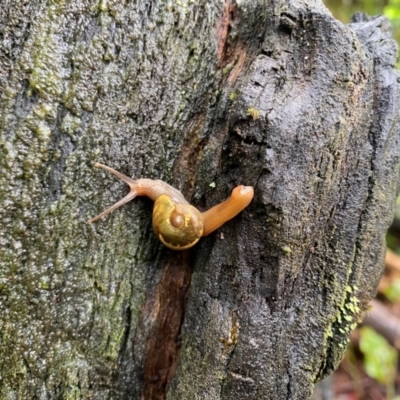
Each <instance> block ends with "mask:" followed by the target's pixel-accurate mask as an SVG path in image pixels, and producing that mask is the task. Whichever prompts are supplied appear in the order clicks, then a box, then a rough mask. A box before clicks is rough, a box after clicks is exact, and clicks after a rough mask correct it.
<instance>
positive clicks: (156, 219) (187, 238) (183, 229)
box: [153, 194, 204, 250]
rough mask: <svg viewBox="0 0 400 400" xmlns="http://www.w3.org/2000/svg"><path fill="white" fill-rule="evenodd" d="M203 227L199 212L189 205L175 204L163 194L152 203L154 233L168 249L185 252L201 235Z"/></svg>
mask: <svg viewBox="0 0 400 400" xmlns="http://www.w3.org/2000/svg"><path fill="white" fill-rule="evenodd" d="M174 225H175V226H174ZM203 227H204V222H203V217H202V216H201V214H200V211H199V210H197V209H196V208H195V207H193V206H191V205H190V204H182V203H176V202H174V201H173V200H172V199H171V197H169V196H168V195H165V194H163V195H161V196H159V197H158V198H157V200H156V201H155V202H154V209H153V228H154V232H155V233H156V235H157V237H158V239H160V241H161V243H163V244H164V245H165V246H167V247H169V248H170V249H172V250H185V249H189V248H190V247H192V246H194V245H195V244H196V243H197V242H198V241H199V239H200V238H201V235H202V234H203Z"/></svg>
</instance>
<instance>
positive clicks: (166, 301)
mask: <svg viewBox="0 0 400 400" xmlns="http://www.w3.org/2000/svg"><path fill="white" fill-rule="evenodd" d="M191 275H192V268H191V265H190V251H183V252H170V254H169V256H168V259H167V260H166V263H165V267H164V270H163V273H162V277H161V280H160V282H159V285H158V288H157V291H158V299H157V300H156V302H155V304H154V307H155V308H156V309H155V310H153V312H154V313H156V317H155V321H154V322H153V324H152V328H151V329H150V332H149V335H148V338H147V343H146V350H145V354H144V366H143V379H144V388H143V396H144V398H145V399H154V400H163V399H164V398H165V395H166V393H165V391H166V388H167V386H168V383H169V382H170V381H171V380H172V378H173V376H174V373H175V370H176V367H177V364H178V362H179V353H180V343H179V334H180V331H181V326H182V321H183V316H184V311H185V303H186V293H187V290H188V289H189V287H190V279H191Z"/></svg>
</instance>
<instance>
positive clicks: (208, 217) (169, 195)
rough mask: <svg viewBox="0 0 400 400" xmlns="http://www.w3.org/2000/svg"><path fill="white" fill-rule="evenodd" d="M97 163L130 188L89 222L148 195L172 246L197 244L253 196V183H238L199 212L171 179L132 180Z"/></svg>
mask: <svg viewBox="0 0 400 400" xmlns="http://www.w3.org/2000/svg"><path fill="white" fill-rule="evenodd" d="M95 166H96V167H99V168H103V169H105V170H106V171H108V172H111V173H112V174H114V175H115V176H117V177H118V178H120V179H121V180H123V181H124V182H125V183H127V184H128V185H129V186H130V188H131V190H130V192H129V193H128V194H127V195H126V196H125V197H124V198H122V199H121V200H120V201H118V202H117V203H115V204H114V205H112V206H111V207H110V208H108V209H107V210H105V211H103V212H102V213H100V214H99V215H97V216H96V217H94V218H92V219H90V220H89V221H87V223H88V224H91V223H92V222H94V221H97V220H98V219H99V218H101V217H103V216H104V215H107V214H109V213H110V212H112V211H114V210H115V209H116V208H118V207H120V206H122V205H123V204H125V203H127V202H128V201H130V200H132V199H134V198H135V197H136V196H147V197H149V198H150V199H151V200H153V201H154V208H153V228H154V232H155V233H156V235H157V237H158V239H159V240H160V241H161V242H162V243H163V244H164V245H165V246H167V247H169V248H170V249H173V250H185V249H188V248H190V247H192V246H194V245H195V244H196V243H197V242H198V241H199V239H200V238H201V237H202V236H207V235H209V234H210V233H211V232H213V231H215V230H216V229H218V228H219V227H220V226H221V225H223V224H224V223H225V222H226V221H229V220H230V219H232V218H233V217H235V216H236V215H237V214H239V213H240V212H241V211H242V210H243V209H245V208H246V207H247V206H248V205H249V204H250V202H251V200H252V199H253V196H254V190H253V187H251V186H243V185H241V186H237V187H235V188H234V189H233V190H232V193H231V196H230V197H229V198H228V199H227V200H225V201H224V202H222V203H221V204H218V205H216V206H214V207H212V208H210V209H209V210H208V211H205V212H200V211H199V210H198V209H197V208H195V207H193V206H191V205H190V204H189V203H188V202H187V201H186V199H185V198H184V197H183V195H182V193H181V192H180V191H179V190H177V189H175V188H174V187H172V186H170V185H168V183H165V182H163V181H160V180H153V179H137V180H133V179H131V178H129V177H127V176H126V175H124V174H121V173H120V172H118V171H116V170H114V169H112V168H110V167H107V166H106V165H103V164H100V163H95Z"/></svg>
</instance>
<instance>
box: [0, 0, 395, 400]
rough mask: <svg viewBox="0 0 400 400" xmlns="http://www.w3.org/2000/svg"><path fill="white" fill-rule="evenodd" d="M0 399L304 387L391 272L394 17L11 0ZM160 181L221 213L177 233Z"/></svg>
mask: <svg viewBox="0 0 400 400" xmlns="http://www.w3.org/2000/svg"><path fill="white" fill-rule="evenodd" d="M0 32H1V35H0V40H1V41H0V83H1V91H0V98H1V101H0V129H1V130H0V172H1V173H0V199H1V210H0V243H1V254H0V271H1V275H0V316H1V317H0V328H1V346H0V359H1V363H0V398H1V399H28V398H29V399H30V398H32V399H33V398H35V399H89V398H90V399H128V398H131V399H139V398H145V399H164V398H166V399H176V400H178V399H194V398H199V399H273V400H276V399H302V400H303V399H306V398H308V397H309V396H310V394H311V391H312V387H313V384H314V382H316V381H317V380H319V379H321V378H322V377H324V376H325V375H327V374H329V373H330V372H331V371H332V370H333V369H334V368H335V367H336V366H337V364H338V362H339V361H340V359H341V357H342V356H343V354H344V351H345V348H346V344H347V340H348V336H349V332H350V331H351V329H352V328H353V327H354V326H355V324H356V323H357V321H358V320H359V319H360V317H361V315H362V313H363V311H365V310H366V308H367V305H368V302H369V299H370V298H371V296H372V295H373V294H374V292H375V289H376V286H377V282H378V279H379V276H380V273H381V269H382V261H383V255H384V251H385V244H384V236H385V231H386V229H387V227H388V225H389V223H390V221H391V219H392V215H393V205H394V200H395V196H396V194H397V191H398V172H399V157H398V153H399V136H400V129H399V128H400V125H399V109H400V107H399V83H398V80H399V74H398V72H397V71H394V70H393V66H394V63H395V57H396V55H395V54H396V46H395V44H394V42H393V40H392V39H391V32H390V28H389V26H388V22H387V20H385V19H384V18H383V17H379V18H375V19H371V20H369V19H367V18H365V17H363V16H358V17H357V18H356V20H355V22H354V23H353V24H350V25H349V26H344V25H342V24H341V23H339V22H338V21H336V20H335V19H333V18H332V16H331V15H330V13H329V12H328V10H327V9H326V8H325V7H324V6H323V5H322V3H321V2H320V1H317V0H315V1H312V0H310V1H301V0H290V1H286V0H285V1H278V0H272V1H265V2H262V1H253V0H251V1H250V0H244V1H238V2H237V3H235V2H234V1H233V0H226V2H225V3H222V2H210V1H208V0H207V1H205V0H204V1H203V0H199V1H192V0H190V1H186V0H183V1H175V0H174V1H142V0H138V1H136V2H121V1H116V0H111V1H105V0H104V1H103V0H102V1H101V2H91V1H82V0H74V1H65V0H60V1H53V2H45V1H41V0H35V1H34V0H33V1H29V2H19V3H18V2H17V3H15V4H12V3H7V4H3V5H2V10H1V11H0ZM95 161H99V162H102V163H104V164H107V165H109V166H111V167H113V168H115V169H117V170H119V171H121V172H124V173H126V174H127V175H130V176H133V177H137V178H140V177H146V178H158V179H163V180H165V181H167V182H168V183H170V184H172V185H174V186H175V187H177V188H178V189H180V190H181V191H182V192H183V193H184V195H185V196H186V197H187V199H188V200H190V202H191V203H193V204H194V205H196V206H198V208H199V209H201V210H204V209H207V208H209V207H210V206H212V205H214V204H216V203H217V202H220V201H222V200H223V199H225V198H226V197H227V196H228V195H229V193H230V190H231V189H232V187H233V186H235V185H237V184H245V185H253V186H254V187H255V198H254V201H253V202H252V204H251V205H250V206H249V207H248V208H247V209H246V210H245V211H244V212H243V213H242V214H241V215H240V216H238V217H237V218H235V219H234V220H233V221H231V222H229V223H227V224H226V225H225V226H223V227H222V228H221V229H219V230H218V231H217V232H215V233H214V234H212V235H210V236H209V237H207V238H204V239H202V240H201V241H200V243H199V244H198V245H197V246H196V247H195V248H193V249H191V250H188V251H185V252H181V253H179V252H174V251H170V250H168V249H166V248H164V247H163V246H162V245H161V244H160V243H159V242H158V241H157V240H156V238H155V237H154V234H153V232H152V228H151V208H152V205H151V202H150V201H148V200H147V199H142V198H140V199H137V200H135V201H134V202H132V203H131V204H129V205H127V206H124V207H123V208H121V209H119V210H118V211H116V212H114V213H113V214H112V215H111V216H110V217H108V218H104V219H103V220H101V221H99V222H97V223H96V224H94V225H91V226H89V225H87V224H85V221H86V220H87V219H89V218H90V217H93V216H95V215H96V214H98V213H99V212H100V211H101V210H103V209H104V208H105V207H107V206H109V205H110V204H112V203H114V202H115V201H116V200H118V199H119V198H121V197H122V196H123V195H124V194H125V193H126V191H127V188H126V187H124V185H123V184H121V183H119V182H116V180H115V179H114V178H113V177H112V176H110V175H107V174H106V173H104V172H101V171H99V170H96V169H95V168H93V163H94V162H95Z"/></svg>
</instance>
